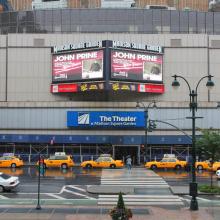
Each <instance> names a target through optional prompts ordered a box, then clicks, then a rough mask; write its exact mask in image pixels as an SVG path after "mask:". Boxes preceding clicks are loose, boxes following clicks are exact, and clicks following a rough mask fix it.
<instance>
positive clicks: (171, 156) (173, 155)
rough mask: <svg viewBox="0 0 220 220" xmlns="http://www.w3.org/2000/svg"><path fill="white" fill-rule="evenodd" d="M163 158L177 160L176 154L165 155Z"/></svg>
mask: <svg viewBox="0 0 220 220" xmlns="http://www.w3.org/2000/svg"><path fill="white" fill-rule="evenodd" d="M163 157H165V158H176V155H175V154H164V155H163Z"/></svg>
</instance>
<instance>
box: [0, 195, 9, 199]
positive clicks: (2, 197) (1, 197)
mask: <svg viewBox="0 0 220 220" xmlns="http://www.w3.org/2000/svg"><path fill="white" fill-rule="evenodd" d="M0 199H9V198H8V197H6V196H3V195H0Z"/></svg>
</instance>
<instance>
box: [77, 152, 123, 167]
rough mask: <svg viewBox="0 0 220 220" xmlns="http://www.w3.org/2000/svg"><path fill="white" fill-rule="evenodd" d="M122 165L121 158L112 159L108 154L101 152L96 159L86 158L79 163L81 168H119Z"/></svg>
mask: <svg viewBox="0 0 220 220" xmlns="http://www.w3.org/2000/svg"><path fill="white" fill-rule="evenodd" d="M123 166H124V162H123V161H122V160H113V159H112V157H111V155H110V154H102V155H100V157H98V159H96V160H87V161H83V162H82V163H81V167H83V168H92V167H95V168H121V167H123Z"/></svg>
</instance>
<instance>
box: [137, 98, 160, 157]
mask: <svg viewBox="0 0 220 220" xmlns="http://www.w3.org/2000/svg"><path fill="white" fill-rule="evenodd" d="M151 106H152V107H153V108H157V105H156V102H155V101H152V102H150V103H149V104H148V105H147V106H146V105H145V104H144V103H143V102H137V104H136V108H144V119H145V135H144V149H145V160H146V159H147V144H148V140H147V138H148V137H147V131H148V123H147V122H148V109H149V108H150V107H151Z"/></svg>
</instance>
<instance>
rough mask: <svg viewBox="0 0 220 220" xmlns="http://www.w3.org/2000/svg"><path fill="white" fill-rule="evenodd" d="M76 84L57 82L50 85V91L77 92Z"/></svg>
mask: <svg viewBox="0 0 220 220" xmlns="http://www.w3.org/2000/svg"><path fill="white" fill-rule="evenodd" d="M77 91H78V85H77V84H57V85H51V93H63V92H77Z"/></svg>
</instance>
